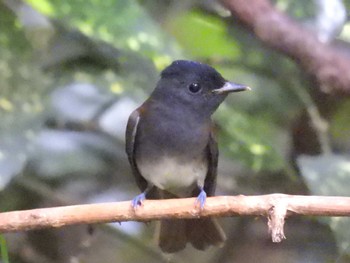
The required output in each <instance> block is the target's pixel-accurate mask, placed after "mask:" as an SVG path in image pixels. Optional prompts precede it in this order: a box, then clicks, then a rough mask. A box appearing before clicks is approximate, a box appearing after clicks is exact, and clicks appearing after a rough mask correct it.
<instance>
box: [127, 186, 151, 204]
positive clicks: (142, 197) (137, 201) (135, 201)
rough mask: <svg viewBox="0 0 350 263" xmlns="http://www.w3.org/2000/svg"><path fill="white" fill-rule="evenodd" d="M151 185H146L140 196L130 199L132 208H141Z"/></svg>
mask: <svg viewBox="0 0 350 263" xmlns="http://www.w3.org/2000/svg"><path fill="white" fill-rule="evenodd" d="M152 187H153V185H150V184H149V185H148V186H147V188H146V189H145V191H143V192H142V193H141V194H139V195H137V196H135V198H134V199H132V202H131V205H132V207H133V208H137V207H138V206H141V205H142V203H143V201H144V200H145V199H146V195H147V193H148V192H149V191H150V190H151V189H152Z"/></svg>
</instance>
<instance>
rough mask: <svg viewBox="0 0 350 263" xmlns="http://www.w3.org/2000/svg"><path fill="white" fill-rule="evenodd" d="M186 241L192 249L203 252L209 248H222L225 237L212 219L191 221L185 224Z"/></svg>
mask: <svg viewBox="0 0 350 263" xmlns="http://www.w3.org/2000/svg"><path fill="white" fill-rule="evenodd" d="M186 234H187V240H188V242H190V243H191V244H192V245H193V247H195V248H196V249H199V250H205V249H207V248H208V247H209V246H219V247H220V246H222V245H223V243H224V242H225V240H226V235H225V233H224V231H223V229H222V228H221V226H220V225H219V223H218V222H217V220H216V219H214V218H201V219H191V220H187V222H186Z"/></svg>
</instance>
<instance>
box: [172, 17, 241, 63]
mask: <svg viewBox="0 0 350 263" xmlns="http://www.w3.org/2000/svg"><path fill="white" fill-rule="evenodd" d="M170 23H171V24H170V25H169V28H170V31H171V32H172V34H173V35H174V36H175V37H176V39H177V40H178V42H179V43H180V45H181V46H182V47H183V48H184V49H186V50H188V52H189V53H190V54H191V55H192V56H194V57H209V58H220V57H222V58H237V57H238V56H239V51H240V50H239V47H238V46H237V45H236V44H235V43H233V42H232V41H231V40H230V39H229V38H228V37H227V36H228V34H227V32H226V25H225V23H224V22H223V21H222V19H221V18H219V17H214V16H211V15H207V14H203V13H200V12H197V11H192V12H188V13H186V14H184V15H182V16H179V17H175V19H174V20H172V21H171V22H170Z"/></svg>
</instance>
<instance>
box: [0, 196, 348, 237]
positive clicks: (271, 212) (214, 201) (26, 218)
mask: <svg viewBox="0 0 350 263" xmlns="http://www.w3.org/2000/svg"><path fill="white" fill-rule="evenodd" d="M195 200H196V199H195V198H186V199H169V200H146V201H145V202H144V204H143V206H142V207H139V208H137V209H136V210H134V209H133V208H132V207H131V203H130V201H125V202H118V203H102V204H89V205H74V206H62V207H53V208H41V209H33V210H25V211H13V212H5V213H1V214H0V232H2V233H5V232H14V231H21V230H32V229H40V228H51V227H53V228H56V227H63V226H67V225H76V224H96V223H106V222H122V221H149V220H157V219H163V218H197V217H199V216H204V217H206V216H267V217H268V219H269V220H268V225H269V232H270V233H271V235H272V240H273V241H274V242H280V241H281V240H282V239H284V238H285V236H284V232H283V225H284V219H285V217H286V216H288V215H313V216H350V197H323V196H292V195H284V194H271V195H262V196H243V195H240V196H217V197H209V198H208V199H207V202H206V204H205V207H204V209H203V210H202V211H201V210H200V209H199V208H198V207H196V206H195V205H194V203H195Z"/></svg>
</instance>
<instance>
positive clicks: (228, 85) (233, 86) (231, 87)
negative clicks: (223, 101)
mask: <svg viewBox="0 0 350 263" xmlns="http://www.w3.org/2000/svg"><path fill="white" fill-rule="evenodd" d="M245 90H251V88H250V87H248V86H245V85H242V84H237V83H233V82H229V81H227V82H225V84H224V86H222V87H221V88H219V89H214V90H212V92H213V93H215V94H226V93H230V92H239V91H245Z"/></svg>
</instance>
